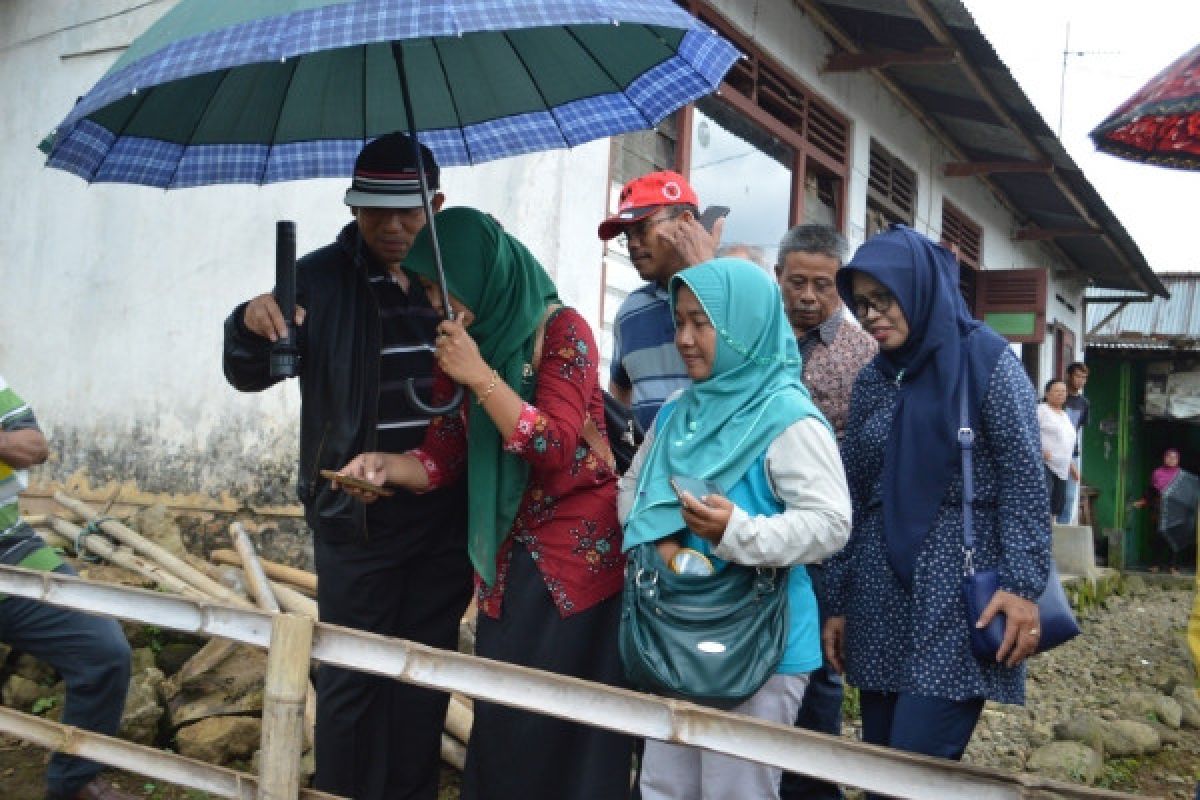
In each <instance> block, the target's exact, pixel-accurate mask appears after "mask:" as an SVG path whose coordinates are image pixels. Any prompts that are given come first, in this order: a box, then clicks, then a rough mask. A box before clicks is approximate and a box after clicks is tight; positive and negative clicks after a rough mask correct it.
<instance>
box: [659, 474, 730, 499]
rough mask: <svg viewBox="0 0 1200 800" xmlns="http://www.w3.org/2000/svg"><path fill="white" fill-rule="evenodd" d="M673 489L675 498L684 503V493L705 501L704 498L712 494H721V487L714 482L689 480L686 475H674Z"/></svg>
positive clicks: (696, 479) (672, 477) (672, 480)
mask: <svg viewBox="0 0 1200 800" xmlns="http://www.w3.org/2000/svg"><path fill="white" fill-rule="evenodd" d="M671 488H672V489H674V490H675V496H676V497H678V498H679V500H680V502H682V501H683V493H684V492H687V493H688V494H690V495H691V496H692V497H694V498H696V499H697V500H700V501H701V502H703V501H704V498H706V497H708V496H709V495H710V494H720V493H721V487H720V486H718V485H717V484H715V483H714V482H712V481H706V480H700V479H699V478H689V477H688V476H686V475H672V476H671Z"/></svg>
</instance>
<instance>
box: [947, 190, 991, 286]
mask: <svg viewBox="0 0 1200 800" xmlns="http://www.w3.org/2000/svg"><path fill="white" fill-rule="evenodd" d="M942 244H944V245H946V246H947V247H949V248H950V249H951V250H952V251H953V252H954V255H956V256H957V257H958V261H959V263H960V264H965V265H967V266H968V267H971V268H972V269H979V264H980V262H981V261H982V260H983V228H981V227H980V226H979V225H976V224H975V223H974V222H973V221H972V220H971V218H970V217H968V216H967V215H966V214H964V213H962V212H961V211H959V210H958V209H957V208H955V207H954V206H952V205H951V204H950V203H947V202H946V201H944V200H943V201H942Z"/></svg>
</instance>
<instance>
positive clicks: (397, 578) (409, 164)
mask: <svg viewBox="0 0 1200 800" xmlns="http://www.w3.org/2000/svg"><path fill="white" fill-rule="evenodd" d="M421 157H422V161H423V162H424V167H425V172H426V175H427V176H428V179H429V185H430V187H431V188H432V189H433V190H435V191H436V189H437V187H438V167H437V164H436V163H435V162H434V159H433V154H432V153H431V152H430V151H429V149H428V148H426V147H425V146H423V145H422V146H421ZM416 165H417V161H416V156H415V153H414V148H413V143H412V140H411V139H409V137H407V136H405V135H404V134H401V133H392V134H387V135H385V136H381V137H379V138H378V139H376V140H374V141H373V142H371V143H370V144H368V145H367V146H366V147H364V148H363V150H362V152H361V153H360V154H359V156H358V159H357V161H356V162H355V165H354V178H353V182H352V183H351V186H350V188H349V190H347V192H346V205H348V206H349V207H350V210H351V213H352V214H353V215H354V221H353V222H351V223H349V224H348V225H346V227H345V228H343V229H342V232H341V234H339V235H338V238H337V241H336V242H334V243H333V244H330V245H328V246H326V247H323V248H321V249H320V250H317V251H315V252H313V253H310V254H308V255H307V256H305V257H304V258H303V259H301V260H300V262H299V263H298V264H297V273H296V303H297V305H296V325H297V333H296V339H297V346H298V349H299V354H300V397H301V406H300V470H299V475H298V479H297V482H296V490H297V493H298V494H299V496H300V501H301V502H302V503H303V504H304V510H305V518H306V521H307V522H308V526H309V528H311V529H312V531H313V560H314V563H315V564H316V571H317V576H318V579H319V580H318V590H317V606H318V609H319V612H320V617H321V621H322V622H330V623H333V624H336V625H345V626H348V627H352V628H359V629H361V630H366V631H370V632H372V633H379V634H384V635H386V636H393V637H400V638H404V639H411V640H414V641H417V642H421V643H423V644H427V645H432V646H434V647H442V648H450V649H453V648H454V647H455V646H456V645H457V642H458V622H459V619H460V618H461V616H462V613H463V610H464V609H465V608H466V605H467V602H468V600H469V599H470V594H471V575H472V572H471V565H470V562H469V560H468V559H467V555H466V522H465V508H466V497H465V492H464V491H463V490H462V487H461V486H455V487H451V488H448V489H442V490H436V491H433V492H428V493H425V494H419V495H418V494H412V493H409V492H404V491H397V492H396V493H395V495H393V496H392V497H389V498H382V499H381V500H380V501H379V502H377V503H373V504H371V505H369V506H367V505H363V504H362V503H359V502H357V501H356V500H354V499H353V498H352V497H350V496H349V495H347V494H346V493H345V492H342V491H337V490H335V489H334V488H333V487H331V486H330V484H329V482H328V481H326V480H324V479H323V478H321V476H320V470H322V469H333V470H336V469H338V468H340V467H341V466H342V465H343V464H345V463H346V462H348V461H349V460H350V459H351V458H353V457H354V456H355V455H357V454H358V453H361V452H365V451H372V450H384V451H390V452H397V453H400V452H404V451H406V450H408V449H410V448H412V447H415V446H416V445H418V444H420V442H421V441H422V440H423V439H424V437H425V430H426V428H428V426H429V417H428V416H427V415H425V414H423V413H422V412H420V411H419V410H418V409H416V408H414V407H412V406H411V405H410V404H409V401H408V399H407V397H405V395H404V393H403V391H402V386H403V385H404V383H405V382H406V380H407V379H409V378H415V379H416V380H417V385H418V387H421V386H424V393H425V394H426V395H427V394H428V389H429V386H430V384H431V381H432V378H431V376H432V370H433V355H432V354H433V347H432V344H433V339H434V336H435V334H436V328H437V324H438V321H439V314H438V311H437V310H435V309H434V308H433V307H432V306H431V305H430V303H429V300H428V298H427V297H426V296H425V292H424V290H423V289H422V288H421V284H420V282H419V281H417V280H416V278H415V277H414V276H412V275H411V274H409V273H408V272H406V271H405V270H404V269H403V266H402V264H403V261H404V258H405V256H407V254H408V250H409V247H410V246H411V245H412V242H413V238H414V237H415V236H416V235H417V233H418V232H419V231H420V230H421V229H422V228H424V227H425V222H426V219H425V211H424V209H423V207H422V202H421V190H420V186H419V183H418V178H417V171H416V169H417V166H416ZM444 200H445V198H444V197H443V195H442V194H441V193H440V192H438V193H437V194H435V195H434V197H433V198H432V206H433V208H434V210H435V211H436V210H437V209H439V208H441V206H442V203H443V202H444ZM286 335H287V329H286V327H285V325H284V321H283V315H282V314H281V313H280V310H279V305H278V304H277V303H276V302H275V298H274V297H273V296H272V295H271V294H270V293H267V294H262V295H259V296H258V297H255V298H254V299H252V300H250V301H249V302H248V303H243V304H242V305H240V306H238V307H237V308H236V309H234V311H233V313H232V314H231V315H230V316H229V319H228V320H227V321H226V322H225V376H226V378H227V379H228V380H229V382H230V383H231V384H232V385H233V386H234V387H235V388H237V389H240V390H242V391H261V390H262V389H266V388H267V387H269V386H271V385H273V384H274V383H276V382H278V380H279V378H273V377H271V375H270V370H269V362H270V347H271V342H273V341H275V340H276V339H277V338H279V337H283V336H286ZM316 684H317V729H316V743H315V747H314V750H315V753H316V764H317V773H316V777H315V779H314V781H313V783H314V786H315V787H316V788H317V789H320V790H322V791H326V792H331V793H333V794H338V795H343V796H346V797H353V798H355V800H434V798H435V797H436V796H437V789H438V772H439V755H438V754H439V749H440V746H441V731H442V722H443V719H444V718H445V715H446V703H447V700H448V697H447V695H445V694H442V693H437V692H431V691H429V690H426V689H419V688H417V687H415V686H412V685H410V684H406V683H401V682H399V681H395V680H392V679H391V678H386V677H380V676H375V675H368V674H366V673H363V672H358V671H355V670H346V669H339V668H335V667H330V666H328V665H325V666H322V667H321V668H320V670H319V672H318V674H317V679H316Z"/></svg>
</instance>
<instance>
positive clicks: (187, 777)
mask: <svg viewBox="0 0 1200 800" xmlns="http://www.w3.org/2000/svg"><path fill="white" fill-rule="evenodd" d="M0 731H3V732H4V733H7V734H9V735H12V736H16V737H17V738H19V739H23V740H24V741H27V742H32V743H33V744H36V745H39V746H41V747H44V748H46V749H47V750H56V751H58V752H61V753H70V754H72V755H78V756H83V757H85V758H90V759H92V760H94V761H99V762H101V763H103V764H107V765H109V766H113V767H118V768H120V769H123V770H127V771H129V772H134V773H137V774H138V775H146V776H148V777H151V778H155V779H157V780H161V781H166V782H168V783H171V784H173V785H175V786H183V787H186V788H188V789H195V790H197V791H200V792H206V793H207V795H211V796H213V797H228V798H233V799H234V800H254V798H255V791H256V787H257V786H258V780H257V779H256V778H255V777H254V776H252V775H247V774H245V773H242V772H235V771H234V770H231V769H227V768H225V767H218V766H216V765H214V764H207V763H205V762H203V761H197V760H196V759H193V758H188V757H187V756H181V755H179V754H178V753H170V752H167V751H164V750H159V749H157V748H154V747H146V746H145V745H140V744H134V743H133V742H127V741H125V740H123V739H117V738H115V737H112V736H104V735H102V734H99V733H93V732H92V731H86V730H83V729H82V728H72V727H71V726H69V725H63V724H61V723H58V722H53V721H51V720H48V719H43V718H42V717H35V716H33V715H32V714H22V713H21V712H19V711H16V710H14V709H11V708H4V707H0ZM295 796H296V795H292V797H295ZM299 797H300V799H301V800H340V799H339V798H338V796H337V795H332V794H326V793H325V792H319V791H317V790H316V789H301V790H300V793H299Z"/></svg>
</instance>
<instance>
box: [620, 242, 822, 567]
mask: <svg viewBox="0 0 1200 800" xmlns="http://www.w3.org/2000/svg"><path fill="white" fill-rule="evenodd" d="M681 286H687V287H688V288H690V289H691V290H692V292H694V293H695V295H696V298H697V299H698V300H699V301H700V305H701V306H702V307H703V308H704V311H705V313H706V314H708V318H709V320H711V321H712V324H713V326H714V327H715V328H716V329H717V352H716V358H715V359H714V360H713V369H712V374H711V375H710V376H709V377H708V378H705V379H704V380H702V381H696V382H695V383H693V384H692V385H691V386H690V387H688V388H687V389H685V390H684V391H683V394H681V395H680V396H679V397H678V398H677V399H676V400H675V401H674V404H673V406H672V408H673V410H672V411H671V413H670V415H669V416H667V417H666V419H664V417H663V415H662V414H661V413H660V415H659V417H658V419H657V420H656V422H655V434H654V441H653V443H652V444H651V447H650V451H649V452H648V453H647V454H646V458H645V460H644V461H643V462H642V468H641V473H640V474H639V476H638V483H637V496H636V497H635V499H634V503H633V508H632V510H631V511H630V512H629V516H628V518H627V519H626V520H625V541H624V544H623V549H625V550H628V549H629V548H631V547H633V546H634V545H638V544H642V543H644V542H650V541H655V540H657V539H661V538H663V537H664V536H668V535H670V534H672V533H675V532H676V531H678V530H680V529H682V528H684V527H685V525H684V523H683V516H682V514H681V513H680V506H679V499H678V498H677V497H676V496H675V493H674V492H673V491H672V490H671V486H670V483H669V482H668V481H669V479H670V477H671V476H672V475H684V476H687V477H691V478H700V479H707V480H711V481H714V482H716V484H717V485H718V486H720V487H721V491H722V493H723V494H728V493H729V490H730V489H732V488H733V486H734V485H735V484H737V482H738V481H740V480H741V479H742V477H743V476H744V475H745V474H746V472H747V471H748V470H749V469H750V466H751V465H752V464H753V463H754V462H755V460H757V459H758V457H759V456H761V455H763V454H764V453H765V452H766V450H767V448H768V447H769V446H770V445H771V442H773V441H774V440H775V439H776V437H778V436H779V434H781V433H782V432H783V431H784V430H785V429H786V428H788V427H789V426H790V425H792V423H794V422H796V421H797V420H800V419H803V418H805V417H810V416H812V417H817V418H818V419H820V420H821V421H822V422H825V418H824V417H823V416H822V415H821V412H820V411H818V410H817V407H816V406H815V405H813V402H812V399H811V398H810V397H809V394H808V390H807V389H806V388H804V385H803V384H802V383H801V382H800V350H799V349H798V348H797V346H796V337H795V335H794V334H793V332H792V328H791V326H790V325H789V324H788V321H787V317H786V315H785V314H784V310H783V298H782V296H781V295H780V292H779V286H778V284H776V283H775V281H774V280H772V279H771V278H770V277H769V276H768V275H767V274H766V273H765V272H764V271H763V270H761V269H760V268H758V267H757V266H755V265H753V264H751V263H750V262H748V261H742V260H741V259H736V258H719V259H716V260H714V261H708V262H705V263H703V264H700V265H698V266H695V267H691V268H690V269H685V270H683V271H682V272H680V273H678V274H677V275H675V277H673V278H672V279H671V284H670V293H671V309H672V311H674V308H675V301H676V295H677V293H678V292H679V289H680V287H681ZM826 424H828V423H826ZM830 435H832V433H831V434H830Z"/></svg>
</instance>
